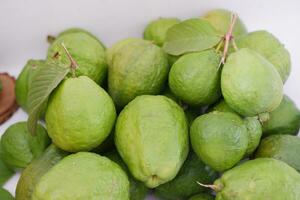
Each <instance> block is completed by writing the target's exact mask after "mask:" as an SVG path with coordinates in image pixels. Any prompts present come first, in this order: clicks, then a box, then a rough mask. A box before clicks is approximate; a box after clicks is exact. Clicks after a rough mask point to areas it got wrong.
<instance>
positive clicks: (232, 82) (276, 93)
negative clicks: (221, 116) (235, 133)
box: [221, 48, 283, 117]
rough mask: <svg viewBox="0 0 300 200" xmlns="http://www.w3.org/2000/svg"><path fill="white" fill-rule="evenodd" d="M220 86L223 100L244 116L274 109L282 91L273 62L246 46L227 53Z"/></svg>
mask: <svg viewBox="0 0 300 200" xmlns="http://www.w3.org/2000/svg"><path fill="white" fill-rule="evenodd" d="M221 89H222V94H223V96H224V99H225V101H226V103H227V104H228V105H229V106H230V107H231V108H232V109H233V110H235V111H236V112H237V113H239V114H241V115H242V116H246V117H253V116H256V115H258V114H261V113H267V112H271V111H273V110H275V109H276V108H277V107H278V106H279V104H280V102H281V99H282V95H283V83H282V80H281V78H280V76H279V74H278V72H277V71H276V70H275V68H274V66H273V65H272V64H271V63H270V62H269V61H268V60H266V59H265V58H264V57H262V56H261V55H260V54H258V53H256V52H255V51H254V50H251V49H247V48H244V49H240V50H238V51H237V52H235V53H232V54H230V55H229V57H228V59H227V62H226V63H225V65H224V66H223V70H222V75H221Z"/></svg>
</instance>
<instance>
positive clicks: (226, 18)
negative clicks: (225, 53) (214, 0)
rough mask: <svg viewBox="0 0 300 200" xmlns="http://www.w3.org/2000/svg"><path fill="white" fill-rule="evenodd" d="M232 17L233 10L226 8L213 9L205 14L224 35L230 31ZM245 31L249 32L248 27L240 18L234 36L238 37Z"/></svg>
mask: <svg viewBox="0 0 300 200" xmlns="http://www.w3.org/2000/svg"><path fill="white" fill-rule="evenodd" d="M231 17H232V12H230V11H228V10H224V9H215V10H211V11H209V12H207V13H206V14H205V15H204V18H205V19H207V20H208V21H209V22H210V23H211V25H212V26H213V27H214V28H215V29H216V30H217V31H218V32H219V33H220V34H222V35H225V33H226V32H227V31H228V29H229V26H230V23H231ZM245 33H247V29H246V27H245V25H244V24H243V22H242V21H241V19H239V18H238V19H237V21H236V23H235V26H234V29H233V36H236V37H237V36H240V35H243V34H245Z"/></svg>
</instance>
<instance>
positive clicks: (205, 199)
mask: <svg viewBox="0 0 300 200" xmlns="http://www.w3.org/2000/svg"><path fill="white" fill-rule="evenodd" d="M214 199H215V198H214V196H213V195H211V194H206V193H202V194H197V195H195V196H192V197H191V198H189V200H214Z"/></svg>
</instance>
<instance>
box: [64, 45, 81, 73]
mask: <svg viewBox="0 0 300 200" xmlns="http://www.w3.org/2000/svg"><path fill="white" fill-rule="evenodd" d="M61 46H62V47H63V48H64V50H65V52H66V54H67V56H68V58H69V60H70V61H71V65H70V68H71V70H72V77H73V78H74V77H76V75H75V70H76V68H77V67H78V65H77V63H76V61H75V60H74V59H73V57H72V56H71V54H70V53H69V51H68V49H67V48H66V46H65V44H64V43H63V42H62V43H61Z"/></svg>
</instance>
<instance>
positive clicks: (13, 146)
mask: <svg viewBox="0 0 300 200" xmlns="http://www.w3.org/2000/svg"><path fill="white" fill-rule="evenodd" d="M49 144H50V139H49V137H48V135H47V131H46V129H45V128H44V127H43V126H41V125H39V124H38V126H37V131H36V135H34V136H33V135H31V134H30V132H29V131H28V129H27V122H18V123H15V124H13V125H11V126H10V127H8V129H6V131H5V132H4V134H3V135H2V137H1V158H2V159H3V161H4V162H5V163H6V164H7V165H9V166H10V167H13V168H25V167H26V166H27V165H28V164H29V163H30V162H31V161H32V160H33V159H34V158H37V157H39V156H40V155H41V154H42V153H43V152H44V150H45V149H46V148H47V146H48V145H49Z"/></svg>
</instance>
